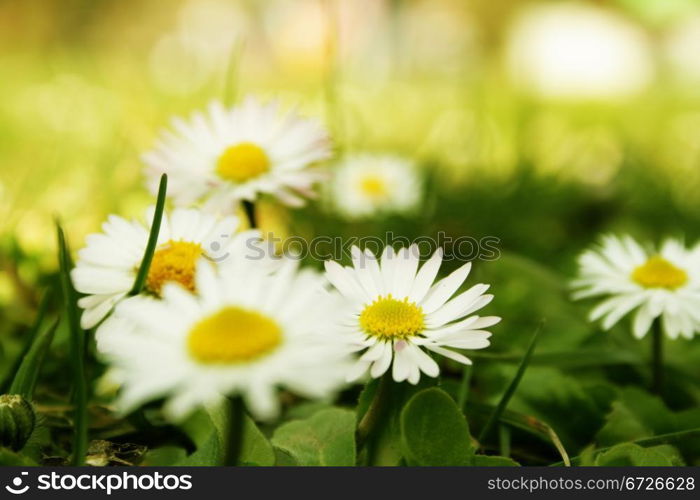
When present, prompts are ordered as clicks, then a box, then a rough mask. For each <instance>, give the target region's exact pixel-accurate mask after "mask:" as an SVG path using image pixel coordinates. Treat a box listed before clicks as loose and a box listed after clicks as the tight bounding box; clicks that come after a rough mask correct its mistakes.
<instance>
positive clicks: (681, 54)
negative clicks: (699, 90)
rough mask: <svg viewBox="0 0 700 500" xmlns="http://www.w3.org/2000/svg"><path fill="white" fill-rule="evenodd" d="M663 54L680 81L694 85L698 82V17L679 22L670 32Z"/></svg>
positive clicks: (699, 45)
mask: <svg viewBox="0 0 700 500" xmlns="http://www.w3.org/2000/svg"><path fill="white" fill-rule="evenodd" d="M665 53H666V58H667V59H668V61H669V62H670V64H671V67H672V69H673V70H674V72H675V74H676V76H677V77H678V78H679V79H680V80H681V81H685V82H686V83H690V84H696V85H697V83H699V82H700V57H698V54H700V15H696V16H692V17H690V18H688V19H685V20H683V21H681V22H680V23H678V25H677V26H676V27H675V28H674V29H673V30H672V31H670V33H669V34H668V37H667V39H666V42H665Z"/></svg>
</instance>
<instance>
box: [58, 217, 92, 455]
mask: <svg viewBox="0 0 700 500" xmlns="http://www.w3.org/2000/svg"><path fill="white" fill-rule="evenodd" d="M56 232H57V234H58V262H59V266H60V278H61V289H62V291H63V302H64V306H65V309H66V318H67V320H68V329H69V332H70V359H71V363H70V364H71V369H72V378H73V404H74V406H75V408H74V414H73V420H74V421H73V463H72V464H73V465H83V463H84V461H85V454H86V452H87V445H88V432H87V430H88V427H87V396H88V395H87V383H86V380H85V359H84V356H85V347H84V346H85V338H84V336H85V332H84V331H83V330H82V328H80V320H79V312H78V305H77V303H76V301H77V298H76V292H75V290H74V289H73V282H72V281H71V279H70V268H71V258H70V250H69V248H68V243H67V242H66V237H65V235H64V233H63V229H62V228H61V225H60V224H59V223H58V222H57V223H56Z"/></svg>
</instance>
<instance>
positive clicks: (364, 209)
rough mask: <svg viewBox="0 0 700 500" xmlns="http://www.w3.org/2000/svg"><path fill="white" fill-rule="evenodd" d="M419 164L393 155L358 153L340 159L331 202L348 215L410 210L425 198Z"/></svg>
mask: <svg viewBox="0 0 700 500" xmlns="http://www.w3.org/2000/svg"><path fill="white" fill-rule="evenodd" d="M421 189H422V180H421V177H420V175H419V173H418V171H417V168H416V166H415V165H414V164H413V163H411V162H409V161H408V160H405V159H403V158H399V157H395V156H389V155H372V154H356V155H351V156H348V157H347V158H345V159H344V160H343V161H342V162H341V163H339V164H338V165H337V167H336V169H335V172H334V174H333V179H332V182H331V188H330V190H329V194H330V198H331V202H332V203H333V204H334V206H335V208H336V209H337V211H338V212H339V213H340V214H341V215H343V216H344V217H346V218H348V219H356V218H364V217H370V216H373V215H376V214H384V215H389V214H406V213H410V212H411V211H413V210H415V209H416V208H417V207H418V205H419V203H420V200H421Z"/></svg>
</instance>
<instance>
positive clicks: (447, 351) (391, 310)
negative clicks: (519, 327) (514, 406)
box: [326, 245, 500, 384]
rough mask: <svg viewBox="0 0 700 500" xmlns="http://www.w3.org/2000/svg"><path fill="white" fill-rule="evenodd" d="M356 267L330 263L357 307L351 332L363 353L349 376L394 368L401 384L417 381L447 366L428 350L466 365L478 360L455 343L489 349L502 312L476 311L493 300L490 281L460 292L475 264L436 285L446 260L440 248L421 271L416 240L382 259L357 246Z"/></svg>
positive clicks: (335, 280)
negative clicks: (497, 314)
mask: <svg viewBox="0 0 700 500" xmlns="http://www.w3.org/2000/svg"><path fill="white" fill-rule="evenodd" d="M352 259H353V266H352V267H343V266H341V265H340V264H338V263H336V262H333V261H328V262H326V276H327V277H328V279H329V280H330V282H331V283H332V284H333V285H334V286H335V288H337V289H338V290H339V291H340V293H341V294H342V295H343V296H344V297H345V299H346V301H347V305H348V307H349V309H350V311H349V314H348V317H347V318H346V321H345V329H346V331H345V334H346V340H347V342H348V345H349V346H350V350H352V351H356V352H358V351H362V354H361V355H360V357H359V359H357V361H356V362H355V364H354V366H353V367H352V368H351V369H350V371H349V372H348V376H347V379H348V380H349V381H352V380H356V379H358V378H360V377H362V376H363V375H364V374H365V373H366V372H367V371H368V370H369V372H370V375H371V376H372V377H373V378H377V377H380V376H381V375H382V374H384V373H385V372H386V371H387V370H389V368H390V367H391V368H392V377H393V379H394V380H395V381H396V382H401V381H404V380H408V382H410V383H412V384H417V383H418V381H419V380H420V374H421V372H423V373H425V374H426V375H428V376H430V377H436V376H437V375H438V374H439V372H440V369H439V367H438V364H437V363H436V362H435V360H434V359H433V358H432V357H431V356H430V355H429V354H428V353H427V352H426V350H427V351H432V352H434V353H436V354H440V355H441V356H445V357H447V358H450V359H452V360H455V361H457V362H459V363H463V364H471V361H470V360H469V359H468V358H467V357H465V356H464V355H463V354H461V353H459V352H456V351H455V350H453V349H483V348H485V347H488V345H489V337H490V336H491V334H490V333H489V332H487V331H485V330H484V328H488V327H490V326H493V325H495V324H496V323H498V322H499V321H500V318H498V317H495V316H484V317H481V316H476V315H472V313H474V312H475V311H478V310H479V309H481V308H482V307H484V306H485V305H486V304H488V303H489V302H491V300H492V299H493V296H492V295H488V294H485V292H486V291H487V289H488V288H489V287H488V285H484V284H477V285H474V286H472V287H471V288H469V289H468V290H466V291H465V292H463V293H461V294H459V295H457V296H456V297H454V298H452V296H453V295H454V294H455V292H457V290H458V289H459V288H460V287H461V285H462V283H464V281H465V280H466V279H467V276H468V275H469V271H470V269H471V263H467V264H465V265H463V266H461V267H460V268H459V269H457V270H456V271H454V272H453V273H452V274H450V275H449V276H447V277H446V278H444V279H442V280H440V281H438V282H437V283H435V284H433V282H434V281H435V277H436V276H437V274H438V271H439V269H440V264H441V262H442V251H441V250H438V251H437V252H435V253H434V254H433V256H432V257H431V258H430V259H429V260H428V261H427V262H426V263H425V264H423V266H422V267H421V268H420V270H419V269H418V265H419V261H420V255H419V252H418V247H417V246H415V245H413V246H411V247H409V248H402V249H401V250H399V251H398V252H394V250H393V249H392V248H391V247H386V249H385V250H384V253H383V255H382V257H381V263H380V262H379V261H378V260H377V257H376V256H375V255H374V254H372V253H371V252H370V251H368V250H366V251H364V252H362V251H361V250H360V249H359V248H357V247H353V249H352Z"/></svg>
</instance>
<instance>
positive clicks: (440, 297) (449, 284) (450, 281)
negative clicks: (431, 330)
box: [421, 262, 472, 314]
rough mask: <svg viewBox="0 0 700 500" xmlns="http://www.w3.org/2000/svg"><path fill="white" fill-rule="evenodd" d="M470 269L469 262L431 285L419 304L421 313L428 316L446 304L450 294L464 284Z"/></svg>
mask: <svg viewBox="0 0 700 500" xmlns="http://www.w3.org/2000/svg"><path fill="white" fill-rule="evenodd" d="M471 268H472V264H471V262H467V263H466V264H464V265H463V266H462V267H460V268H459V269H457V270H456V271H454V272H452V273H451V274H450V275H449V276H448V277H447V278H443V279H442V280H440V281H438V282H437V283H436V284H435V285H433V287H432V288H431V289H430V291H429V292H428V294H427V295H426V297H425V299H423V301H422V303H421V307H422V308H423V312H424V313H425V314H430V313H431V312H433V311H435V310H437V309H438V308H439V307H440V306H442V305H443V304H444V303H445V302H447V300H448V299H449V298H450V297H452V294H454V293H455V292H456V291H457V289H458V288H459V287H460V286H461V285H462V283H464V280H466V279H467V276H468V275H469V271H470V270H471Z"/></svg>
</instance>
